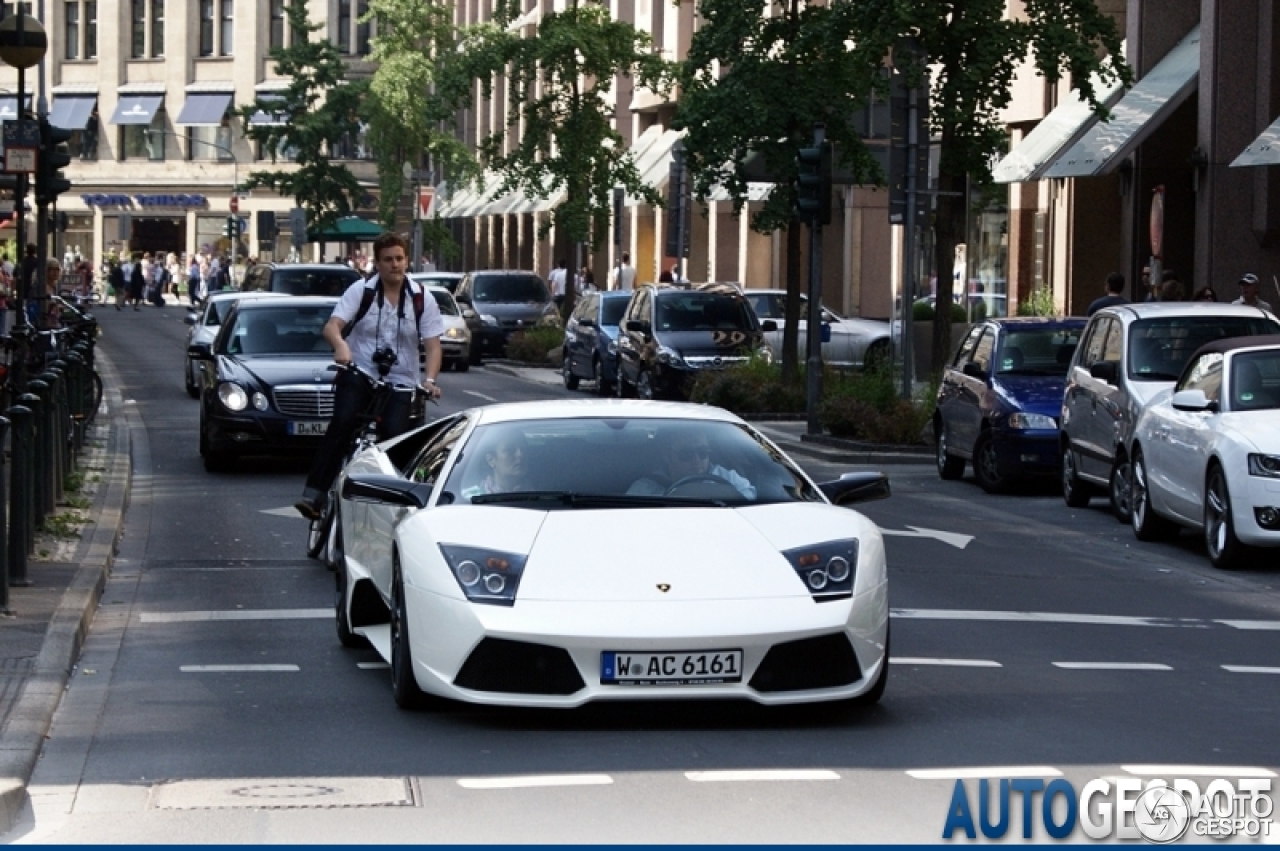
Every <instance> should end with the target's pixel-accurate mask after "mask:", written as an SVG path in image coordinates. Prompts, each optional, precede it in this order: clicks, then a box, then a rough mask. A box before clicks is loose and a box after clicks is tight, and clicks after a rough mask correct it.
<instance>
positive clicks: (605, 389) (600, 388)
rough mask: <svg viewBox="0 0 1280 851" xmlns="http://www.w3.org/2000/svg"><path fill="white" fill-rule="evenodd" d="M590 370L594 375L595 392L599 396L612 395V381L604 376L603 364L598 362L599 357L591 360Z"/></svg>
mask: <svg viewBox="0 0 1280 851" xmlns="http://www.w3.org/2000/svg"><path fill="white" fill-rule="evenodd" d="M591 371H592V372H593V373H595V377H596V394H597V395H599V396H612V395H613V382H611V381H609V380H608V379H607V378H605V377H604V364H603V363H601V362H600V358H595V359H593V360H592V361H591Z"/></svg>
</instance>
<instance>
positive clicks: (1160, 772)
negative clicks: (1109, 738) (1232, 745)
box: [1120, 765, 1276, 777]
mask: <svg viewBox="0 0 1280 851" xmlns="http://www.w3.org/2000/svg"><path fill="white" fill-rule="evenodd" d="M1120 767H1121V768H1122V769H1124V770H1125V771H1127V772H1129V773H1130V774H1136V775H1138V776H1140V777H1275V776H1276V773H1275V772H1274V771H1272V770H1271V769H1269V768H1258V767H1256V766H1252V765H1122V766H1120Z"/></svg>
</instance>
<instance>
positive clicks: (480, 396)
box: [462, 390, 498, 402]
mask: <svg viewBox="0 0 1280 851" xmlns="http://www.w3.org/2000/svg"><path fill="white" fill-rule="evenodd" d="M462 392H463V393H466V394H467V395H468V396H475V397H476V398H477V399H484V400H485V401H486V402H496V401H498V400H497V399H495V398H493V397H492V396H486V395H485V394H483V393H480V392H478V391H475V390H463V391H462Z"/></svg>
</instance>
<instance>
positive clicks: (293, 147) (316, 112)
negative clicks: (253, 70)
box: [236, 0, 368, 230]
mask: <svg viewBox="0 0 1280 851" xmlns="http://www.w3.org/2000/svg"><path fill="white" fill-rule="evenodd" d="M285 13H286V15H287V17H288V22H289V27H290V29H291V30H292V31H293V43H292V44H291V45H290V46H289V47H286V48H282V49H277V50H273V51H272V52H271V59H272V61H274V62H275V63H276V73H277V74H279V75H280V76H281V77H284V78H287V79H288V80H289V84H288V86H286V87H285V88H283V89H281V90H279V91H274V92H270V93H268V94H260V95H258V96H257V97H256V98H255V99H254V102H253V103H252V104H249V105H246V106H241V107H239V108H237V109H236V114H237V115H239V116H240V119H241V121H242V122H243V124H244V134H245V136H246V137H247V138H249V139H252V140H253V141H255V142H258V143H259V144H261V145H262V147H263V149H264V150H266V151H268V152H270V155H271V161H272V162H273V163H274V162H276V161H277V156H278V153H279V152H280V151H283V150H288V151H290V152H291V153H292V156H293V162H294V163H295V164H296V167H294V168H289V169H277V170H271V171H251V172H250V173H249V176H248V178H247V179H246V180H245V181H244V187H245V188H247V189H253V188H255V187H258V186H261V187H265V188H268V189H271V190H273V191H275V192H276V193H278V194H280V195H283V196H285V197H292V198H293V199H294V201H295V202H296V203H297V205H298V206H299V207H302V208H304V209H305V210H306V211H307V225H308V228H310V229H313V230H317V229H323V228H326V227H328V226H330V225H332V224H333V223H334V222H335V221H337V220H338V219H339V218H340V217H342V216H346V215H350V214H351V212H352V211H354V210H355V209H357V208H358V207H359V199H360V197H361V196H362V195H363V194H364V190H362V189H361V188H360V184H359V182H358V181H357V180H356V178H355V175H353V174H352V173H351V171H350V170H349V169H348V168H347V167H346V166H345V165H342V164H341V163H335V162H333V161H331V160H330V159H329V146H330V144H331V143H332V142H333V141H334V140H336V139H340V138H342V137H343V136H344V135H346V134H353V135H354V134H355V133H357V132H358V131H359V129H360V110H361V108H362V105H363V102H364V100H365V93H366V91H367V89H368V81H367V80H348V79H347V73H346V72H347V66H346V63H345V62H344V61H343V58H342V54H341V53H339V52H338V49H337V48H336V47H335V46H334V45H333V44H332V43H331V42H330V41H328V40H327V39H313V38H312V37H311V34H312V33H315V32H316V31H317V30H320V29H323V28H324V25H323V24H313V23H311V22H310V21H309V20H308V19H307V4H306V0H289V4H288V6H287V7H286V9H285ZM257 112H263V113H266V114H267V115H270V116H273V117H275V118H276V120H277V122H278V123H276V122H273V123H271V124H257V125H251V124H250V123H249V120H250V118H251V117H252V116H253V115H254V114H255V113H257Z"/></svg>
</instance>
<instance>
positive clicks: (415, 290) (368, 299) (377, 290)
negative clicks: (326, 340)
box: [342, 278, 427, 340]
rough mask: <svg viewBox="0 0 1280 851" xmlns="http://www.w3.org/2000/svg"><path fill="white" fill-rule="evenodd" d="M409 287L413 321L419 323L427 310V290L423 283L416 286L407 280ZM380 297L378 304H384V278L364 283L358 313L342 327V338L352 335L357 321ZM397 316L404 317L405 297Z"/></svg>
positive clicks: (362, 317)
mask: <svg viewBox="0 0 1280 851" xmlns="http://www.w3.org/2000/svg"><path fill="white" fill-rule="evenodd" d="M405 283H406V284H407V285H408V287H409V295H410V296H412V300H413V321H414V322H415V323H419V322H421V321H422V314H423V313H425V312H426V309H427V303H426V290H425V289H423V287H422V286H421V285H418V286H416V287H415V285H414V283H413V282H412V281H406V282H405ZM375 298H376V299H378V306H379V308H381V306H382V280H381V279H377V278H375V279H370V280H369V281H368V283H366V284H365V285H364V292H363V293H361V294H360V308H359V309H358V310H357V311H356V315H355V316H353V317H352V318H351V321H350V322H348V323H347V325H346V327H345V328H343V329H342V339H344V340H345V339H346V338H347V337H349V336H350V335H351V332H352V330H353V329H354V328H355V327H356V323H357V322H359V321H360V320H361V319H364V317H365V314H367V313H368V312H369V308H371V307H373V300H374V299H375ZM397 317H398V318H400V319H403V318H404V299H400V306H399V308H398V309H397Z"/></svg>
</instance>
